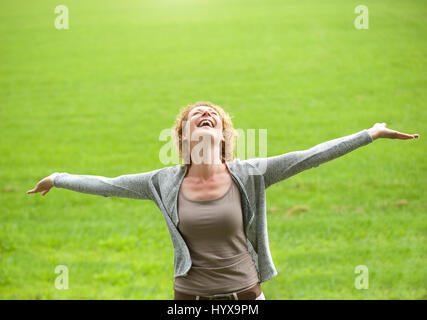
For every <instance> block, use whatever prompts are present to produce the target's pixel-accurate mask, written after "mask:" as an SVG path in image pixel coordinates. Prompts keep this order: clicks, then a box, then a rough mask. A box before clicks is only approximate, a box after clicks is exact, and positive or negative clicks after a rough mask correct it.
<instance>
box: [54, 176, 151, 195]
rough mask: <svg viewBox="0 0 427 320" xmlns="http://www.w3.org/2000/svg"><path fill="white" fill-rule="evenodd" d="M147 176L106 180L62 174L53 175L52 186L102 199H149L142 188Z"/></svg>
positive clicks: (104, 178) (97, 177)
mask: <svg viewBox="0 0 427 320" xmlns="http://www.w3.org/2000/svg"><path fill="white" fill-rule="evenodd" d="M147 175H148V173H141V174H130V175H122V176H119V177H115V178H107V177H103V176H95V175H77V174H69V173H67V172H62V173H55V174H54V175H53V185H54V186H55V187H57V188H64V189H68V190H72V191H76V192H81V193H87V194H93V195H100V196H104V197H122V198H132V199H150V194H149V192H148V188H144V186H145V185H146V183H145V181H146V178H147Z"/></svg>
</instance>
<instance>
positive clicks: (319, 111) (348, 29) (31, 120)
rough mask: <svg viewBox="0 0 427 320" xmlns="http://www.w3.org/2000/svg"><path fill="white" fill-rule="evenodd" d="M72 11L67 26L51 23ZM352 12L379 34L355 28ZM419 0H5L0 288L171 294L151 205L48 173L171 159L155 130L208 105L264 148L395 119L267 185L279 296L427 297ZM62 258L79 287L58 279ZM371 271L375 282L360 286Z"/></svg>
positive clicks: (304, 144) (121, 170) (0, 15)
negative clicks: (254, 132) (57, 183)
mask: <svg viewBox="0 0 427 320" xmlns="http://www.w3.org/2000/svg"><path fill="white" fill-rule="evenodd" d="M59 4H63V5H67V6H68V9H69V17H70V29H69V30H57V29H55V27H54V20H55V17H56V15H55V14H54V9H55V7H56V6H57V5H59ZM359 4H365V5H367V6H368V8H369V29H368V30H357V29H355V27H354V24H353V23H354V19H355V18H356V16H357V15H356V14H355V13H354V9H355V7H356V6H357V5H359ZM426 17H427V4H426V2H425V1H422V0H419V1H415V0H411V1H382V0H377V1H374V0H368V1H364V2H363V3H360V2H359V1H353V0H349V1H340V0H327V1H321V2H315V1H306V0H298V1H294V0H292V1H279V0H277V1H272V0H263V1H261V0H255V1H242V0H216V1H206V0H197V1H196V0H182V1H172V0H157V1H130V0H123V1H119V2H117V1H75V0H73V1H65V2H64V1H63V2H57V1H42V2H40V1H37V2H35V1H19V0H18V1H2V2H1V3H0V43H1V50H0V61H1V62H0V127H1V133H2V136H1V138H0V152H1V158H0V164H1V165H0V168H1V169H0V178H1V179H0V203H1V207H0V210H1V211H0V298H1V299H172V298H173V286H172V285H173V249H172V243H171V241H170V238H169V234H168V231H167V228H166V224H165V222H164V220H163V216H162V214H161V213H160V211H159V210H158V208H157V207H156V206H155V204H154V203H152V202H149V201H138V200H132V199H123V198H104V197H99V196H94V195H88V194H82V193H76V192H72V191H69V190H65V189H55V188H53V189H52V190H51V191H50V192H49V193H48V194H47V195H46V196H44V197H42V196H41V194H40V193H38V194H32V195H26V194H25V192H26V191H27V190H29V189H32V188H33V187H34V186H35V184H36V183H37V182H38V181H39V180H41V179H42V178H44V177H46V176H48V175H50V174H51V173H53V172H68V173H74V174H93V175H102V176H107V177H115V176H119V175H122V174H130V173H138V172H146V171H151V170H155V169H158V168H161V167H163V166H164V164H162V163H161V162H160V160H159V156H158V154H159V150H160V148H161V147H162V146H163V145H164V142H163V141H159V139H158V137H159V134H160V131H161V130H163V129H165V128H170V127H172V125H173V122H174V119H175V117H176V115H177V114H178V112H179V109H180V108H181V107H183V106H185V105H187V104H190V103H194V102H196V101H198V100H208V101H212V102H213V103H215V104H218V105H220V106H222V107H223V108H224V109H225V110H226V111H228V112H229V113H230V114H231V116H232V120H233V124H234V126H235V128H241V129H244V130H246V129H249V128H254V129H259V128H266V129H268V155H269V156H273V155H278V154H282V153H285V152H290V151H295V150H303V149H307V148H310V147H312V146H314V145H316V144H318V143H321V142H323V141H326V140H330V139H334V138H338V137H341V136H345V135H348V134H351V133H355V132H357V131H360V130H362V129H365V128H369V127H371V126H372V125H373V124H374V123H376V122H386V123H387V126H388V127H389V128H392V129H395V130H399V131H401V132H405V133H410V134H413V133H418V134H420V138H419V139H417V140H407V141H403V140H400V141H398V140H385V139H380V140H376V141H374V142H373V143H372V144H369V145H367V146H364V147H362V148H360V149H357V150H355V151H353V152H351V153H350V154H347V155H345V156H343V157H341V158H338V159H335V160H333V161H331V162H328V163H325V164H323V165H321V166H320V167H318V168H314V169H310V170H307V171H305V172H302V173H300V174H298V175H297V176H294V177H292V178H290V179H289V180H285V181H283V182H280V183H278V184H276V185H273V186H272V187H270V188H269V189H268V190H267V208H268V230H269V242H270V249H271V253H272V256H273V261H274V263H275V266H276V268H277V270H278V273H279V274H278V276H277V277H275V278H273V279H272V280H269V281H267V282H265V283H264V284H263V291H264V293H265V296H266V298H267V299H426V298H427V293H426V289H427V281H426V280H427V272H426V270H427V268H426V266H427V264H426V262H427V261H426V256H427V255H426V246H425V244H426V242H425V235H426V231H427V223H426V209H427V202H426V191H425V187H426V178H427V175H426V173H427V163H426V157H427V154H426V143H425V139H426V132H425V123H426V120H427V119H426V106H425V101H426V98H427V90H426V85H427V65H426V56H427V42H426V34H427V23H426V22H427V20H426ZM57 265H66V266H67V267H68V269H69V289H68V290H57V289H56V288H55V286H54V283H55V278H56V277H57V276H58V275H57V274H55V273H54V270H55V267H56V266H57ZM358 265H366V266H367V267H368V268H369V289H367V290H358V289H356V288H355V286H354V281H355V278H356V276H358V275H357V274H355V267H356V266H358Z"/></svg>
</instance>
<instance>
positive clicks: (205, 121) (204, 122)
mask: <svg viewBox="0 0 427 320" xmlns="http://www.w3.org/2000/svg"><path fill="white" fill-rule="evenodd" d="M197 127H199V128H213V127H214V123H213V121H212V120H210V119H203V120H202V121H200V122H199V124H198V126H197Z"/></svg>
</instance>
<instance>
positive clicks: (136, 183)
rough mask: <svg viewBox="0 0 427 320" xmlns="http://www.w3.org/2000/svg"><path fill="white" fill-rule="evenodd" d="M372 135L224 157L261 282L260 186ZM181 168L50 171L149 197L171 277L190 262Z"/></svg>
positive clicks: (97, 190)
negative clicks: (181, 212) (163, 231)
mask: <svg viewBox="0 0 427 320" xmlns="http://www.w3.org/2000/svg"><path fill="white" fill-rule="evenodd" d="M372 141H373V139H372V137H371V135H370V133H369V132H368V130H366V129H364V130H362V131H359V132H356V133H354V134H350V135H348V136H344V137H341V138H337V139H334V140H330V141H326V142H323V143H320V144H318V145H316V146H314V147H312V148H310V149H307V150H302V151H293V152H288V153H285V154H281V155H278V156H272V157H265V158H253V159H248V160H240V159H234V160H233V161H229V162H226V165H227V167H228V170H229V172H230V174H231V178H232V179H233V181H234V182H235V183H236V185H237V186H238V187H239V190H240V192H241V195H242V197H241V199H242V200H241V201H242V211H243V222H244V228H245V233H246V237H247V245H248V250H249V252H250V253H251V255H252V258H253V260H254V262H255V265H256V267H257V270H258V277H259V280H260V282H264V281H267V280H269V279H271V278H273V277H275V276H276V275H277V271H276V268H275V266H274V264H273V260H272V258H271V254H270V249H269V246H268V235H267V215H266V198H265V190H266V189H267V188H268V187H269V186H271V185H272V184H274V183H276V182H279V181H282V180H284V179H287V178H289V177H291V176H293V175H295V174H297V173H299V172H301V171H304V170H307V169H310V168H312V167H318V166H319V165H320V164H322V163H324V162H327V161H330V160H332V159H335V158H337V157H340V156H342V155H344V154H346V153H348V152H350V151H353V150H355V149H356V148H359V147H361V146H364V145H367V144H369V143H371V142H372ZM186 173H187V167H186V166H184V165H181V164H179V165H175V166H169V167H164V168H161V169H157V170H154V171H149V172H145V173H137V174H127V175H121V176H118V177H115V178H107V177H103V176H94V175H76V174H69V173H67V172H62V173H57V174H56V176H54V186H55V187H58V188H65V189H69V190H73V191H77V192H83V193H89V194H94V195H100V196H104V197H124V198H132V199H149V200H152V201H154V203H155V204H156V205H157V206H158V208H159V209H160V211H161V212H162V214H163V217H164V219H165V221H166V225H167V228H168V230H169V234H170V237H171V240H172V244H173V248H174V277H178V276H185V275H186V274H187V273H188V271H189V269H190V267H191V257H190V253H189V250H188V247H187V245H186V243H185V241H184V239H183V237H182V235H181V234H180V232H179V231H178V228H177V225H178V213H177V197H178V193H179V189H180V185H181V182H182V180H183V178H184V176H185V175H186Z"/></svg>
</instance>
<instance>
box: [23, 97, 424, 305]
mask: <svg viewBox="0 0 427 320" xmlns="http://www.w3.org/2000/svg"><path fill="white" fill-rule="evenodd" d="M174 132H175V137H176V141H177V144H178V148H179V155H180V157H181V159H182V160H183V162H184V165H176V166H170V167H165V168H161V169H157V170H154V171H150V172H145V173H138V174H128V175H122V176H118V177H115V178H106V177H103V176H93V175H75V174H69V173H66V172H62V173H58V172H56V173H54V174H52V175H50V176H48V177H46V178H44V179H43V180H41V181H40V182H39V183H37V185H36V187H35V188H34V189H32V190H29V191H27V193H28V194H30V193H36V192H41V193H42V195H43V196H44V195H45V194H46V193H47V192H49V190H50V189H51V188H52V186H55V187H59V188H66V189H69V190H73V191H77V192H83V193H89V194H95V195H102V196H105V197H112V196H114V197H126V198H133V199H148V200H152V201H154V202H155V203H156V205H157V206H158V207H159V209H160V210H161V212H162V214H163V217H164V219H165V222H166V225H167V227H168V230H169V233H170V236H171V240H172V244H173V247H174V290H175V292H174V299H176V300H180V299H196V300H197V299H200V300H203V299H238V300H260V299H265V297H264V295H263V292H262V290H261V285H260V284H261V283H262V282H265V281H267V280H269V279H271V278H273V277H274V276H276V275H277V271H276V269H275V267H274V264H273V261H272V258H271V255H270V250H269V246H268V235H267V218H266V202H265V190H266V188H268V187H269V186H271V185H272V184H274V183H276V182H279V181H283V180H284V179H287V178H289V177H291V176H293V175H295V174H297V173H299V172H301V171H304V170H307V169H310V168H312V167H317V166H319V165H320V164H322V163H324V162H327V161H330V160H332V159H335V158H337V157H340V156H342V155H344V154H346V153H348V152H350V151H352V150H354V149H356V148H358V147H361V146H364V145H367V144H369V143H371V142H373V141H374V140H376V139H378V138H390V139H412V138H418V137H419V135H418V134H413V135H411V134H405V133H401V132H398V131H395V130H391V129H388V128H386V124H385V123H376V124H375V125H374V126H373V127H372V128H370V129H364V130H362V131H359V132H356V133H354V134H351V135H348V136H344V137H341V138H338V139H334V140H330V141H326V142H323V143H321V144H318V145H316V146H314V147H312V148H310V149H307V150H303V151H294V152H289V153H285V154H282V155H278V156H273V157H265V158H254V159H248V160H239V159H234V156H233V154H234V137H235V134H234V129H233V126H232V123H231V120H230V117H229V116H228V114H227V113H225V112H224V110H223V109H222V108H220V107H218V106H215V105H213V104H212V103H210V102H197V103H195V104H193V105H189V106H187V107H185V108H184V109H183V110H182V111H181V113H180V115H179V116H178V118H177V119H176V124H175V126H174Z"/></svg>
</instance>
